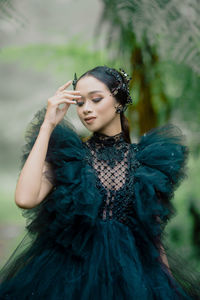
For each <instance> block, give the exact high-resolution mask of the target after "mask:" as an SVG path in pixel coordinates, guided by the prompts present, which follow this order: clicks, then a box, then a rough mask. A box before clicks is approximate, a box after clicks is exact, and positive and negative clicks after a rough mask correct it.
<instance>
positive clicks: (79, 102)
mask: <svg viewBox="0 0 200 300" xmlns="http://www.w3.org/2000/svg"><path fill="white" fill-rule="evenodd" d="M101 99H102V98H94V99H92V101H93V102H99V101H100V100H101ZM76 103H77V105H78V106H82V105H83V104H84V101H81V100H77V101H76Z"/></svg>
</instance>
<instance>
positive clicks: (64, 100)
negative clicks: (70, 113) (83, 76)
mask: <svg viewBox="0 0 200 300" xmlns="http://www.w3.org/2000/svg"><path fill="white" fill-rule="evenodd" d="M62 103H67V104H76V100H68V99H63V98H62V99H60V100H57V101H56V104H62Z"/></svg>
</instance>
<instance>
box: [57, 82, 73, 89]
mask: <svg viewBox="0 0 200 300" xmlns="http://www.w3.org/2000/svg"><path fill="white" fill-rule="evenodd" d="M72 81H73V80H69V81H67V82H66V83H65V84H64V85H62V86H61V87H59V88H58V91H63V90H64V89H65V88H66V87H68V86H70V84H71V83H72Z"/></svg>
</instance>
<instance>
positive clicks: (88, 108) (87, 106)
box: [83, 101, 92, 114]
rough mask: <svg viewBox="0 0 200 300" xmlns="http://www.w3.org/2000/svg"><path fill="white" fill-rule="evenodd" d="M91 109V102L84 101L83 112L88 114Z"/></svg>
mask: <svg viewBox="0 0 200 300" xmlns="http://www.w3.org/2000/svg"><path fill="white" fill-rule="evenodd" d="M91 111H92V107H91V103H90V102H89V101H86V102H85V105H84V107H83V113H84V114H88V113H89V112H91Z"/></svg>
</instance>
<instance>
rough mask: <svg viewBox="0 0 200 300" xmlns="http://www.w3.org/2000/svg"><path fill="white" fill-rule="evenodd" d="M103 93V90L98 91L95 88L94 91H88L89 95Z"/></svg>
mask: <svg viewBox="0 0 200 300" xmlns="http://www.w3.org/2000/svg"><path fill="white" fill-rule="evenodd" d="M99 92H100V93H103V91H98V90H96V91H90V92H89V93H88V95H91V94H95V93H99ZM82 97H83V98H84V96H82Z"/></svg>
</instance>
